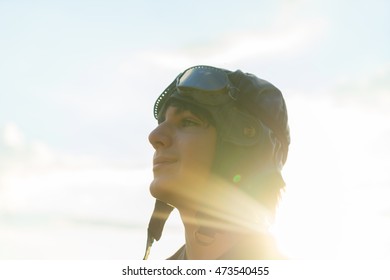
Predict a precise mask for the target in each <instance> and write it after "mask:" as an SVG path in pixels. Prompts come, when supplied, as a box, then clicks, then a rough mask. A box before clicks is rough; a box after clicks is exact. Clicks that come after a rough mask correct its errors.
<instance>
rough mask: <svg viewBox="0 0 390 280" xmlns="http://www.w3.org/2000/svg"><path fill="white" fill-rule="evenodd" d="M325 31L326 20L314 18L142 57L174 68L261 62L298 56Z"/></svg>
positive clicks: (146, 53)
mask: <svg viewBox="0 0 390 280" xmlns="http://www.w3.org/2000/svg"><path fill="white" fill-rule="evenodd" d="M326 30H327V23H326V21H324V20H320V19H317V20H312V21H310V22H304V23H294V24H291V25H290V26H285V25H284V26H274V27H273V28H270V29H269V30H266V31H259V30H247V31H245V32H240V33H237V32H232V33H230V34H227V35H225V36H224V37H222V38H217V39H216V41H212V42H209V44H207V45H203V46H202V47H199V48H186V49H179V50H177V49H175V50H171V51H165V52H164V51H160V52H158V51H146V52H144V53H143V54H142V56H143V57H144V59H145V60H147V61H149V62H150V63H155V64H157V65H162V66H164V67H166V68H174V69H181V68H183V66H188V65H193V64H199V61H201V62H202V63H205V64H211V65H230V64H233V63H237V62H238V61H242V60H248V59H251V58H253V59H256V60H262V59H263V60H264V59H270V58H274V57H276V56H278V57H280V56H281V55H283V56H291V55H295V54H297V53H301V52H303V51H305V50H306V49H307V48H309V47H310V46H311V45H312V44H314V43H315V42H316V41H318V40H320V39H321V38H323V37H324V36H325V34H326Z"/></svg>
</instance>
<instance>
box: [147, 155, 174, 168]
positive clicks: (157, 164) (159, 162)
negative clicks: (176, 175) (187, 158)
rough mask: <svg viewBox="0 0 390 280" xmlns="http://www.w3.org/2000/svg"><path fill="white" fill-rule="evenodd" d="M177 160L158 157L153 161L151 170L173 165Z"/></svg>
mask: <svg viewBox="0 0 390 280" xmlns="http://www.w3.org/2000/svg"><path fill="white" fill-rule="evenodd" d="M176 161H177V160H176V159H174V158H170V157H163V156H159V157H156V158H154V159H153V170H155V169H159V168H161V167H164V166H167V165H170V164H172V163H175V162H176Z"/></svg>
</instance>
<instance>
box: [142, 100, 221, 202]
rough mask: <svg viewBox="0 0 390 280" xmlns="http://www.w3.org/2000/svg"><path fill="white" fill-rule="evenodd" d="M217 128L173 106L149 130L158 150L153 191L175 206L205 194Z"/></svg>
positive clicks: (158, 197)
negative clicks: (161, 119)
mask: <svg viewBox="0 0 390 280" xmlns="http://www.w3.org/2000/svg"><path fill="white" fill-rule="evenodd" d="M216 139H217V133H216V129H215V128H214V127H213V126H211V125H209V123H207V122H206V121H205V120H202V119H201V118H199V117H197V116H196V115H194V114H193V113H191V112H190V111H189V110H182V109H179V108H177V107H173V106H170V107H168V109H167V110H166V112H165V118H164V120H163V121H162V122H161V123H160V124H159V125H158V126H157V127H156V128H155V129H154V130H153V131H152V132H151V133H150V135H149V141H150V143H151V144H152V146H153V148H154V149H155V153H154V157H153V175H154V178H153V181H152V183H151V184H150V192H151V194H152V195H153V196H154V197H155V198H157V199H159V200H162V201H164V202H166V203H170V204H172V205H173V206H176V207H177V206H179V205H180V203H184V204H185V203H186V202H188V201H191V200H192V199H196V198H195V197H196V196H197V195H199V194H201V193H202V190H204V188H205V187H206V186H207V182H208V180H209V178H210V175H211V167H212V164H213V161H214V156H215V147H216Z"/></svg>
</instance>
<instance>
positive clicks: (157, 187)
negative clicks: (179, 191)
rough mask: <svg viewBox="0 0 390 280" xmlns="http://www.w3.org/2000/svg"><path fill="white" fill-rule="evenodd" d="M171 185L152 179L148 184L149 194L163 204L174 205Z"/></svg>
mask: <svg viewBox="0 0 390 280" xmlns="http://www.w3.org/2000/svg"><path fill="white" fill-rule="evenodd" d="M171 186H172V184H167V183H164V182H163V180H158V179H154V180H153V181H152V182H151V183H150V187H149V191H150V194H151V195H152V196H153V197H154V198H156V199H158V200H161V201H163V202H166V203H169V204H174V200H175V199H174V197H175V195H174V193H173V192H172V187H171Z"/></svg>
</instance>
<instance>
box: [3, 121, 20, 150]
mask: <svg viewBox="0 0 390 280" xmlns="http://www.w3.org/2000/svg"><path fill="white" fill-rule="evenodd" d="M3 141H4V144H5V146H6V147H9V148H14V149H20V148H22V147H23V146H24V142H25V140H24V135H23V133H22V131H21V130H20V129H19V127H18V126H17V125H16V124H15V123H14V122H8V123H6V124H5V126H4V130H3Z"/></svg>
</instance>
